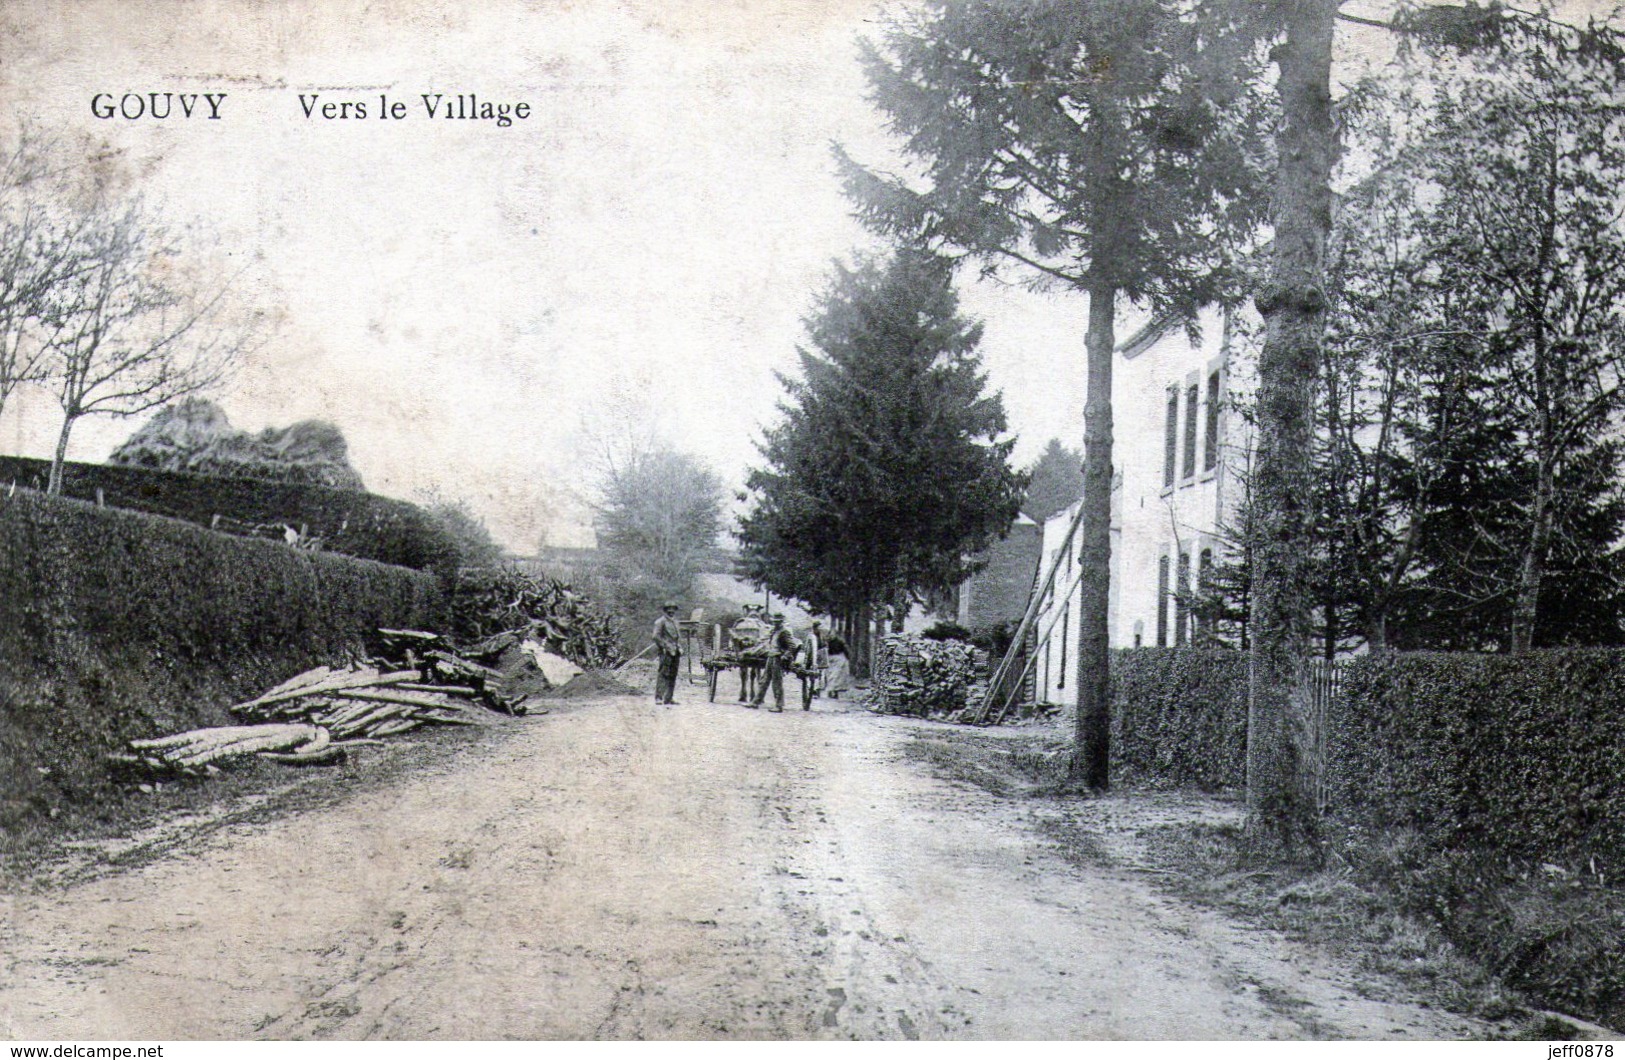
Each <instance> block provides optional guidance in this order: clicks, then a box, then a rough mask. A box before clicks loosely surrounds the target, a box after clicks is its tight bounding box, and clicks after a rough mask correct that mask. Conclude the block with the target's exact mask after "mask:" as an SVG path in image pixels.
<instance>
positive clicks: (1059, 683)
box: [1055, 605, 1072, 688]
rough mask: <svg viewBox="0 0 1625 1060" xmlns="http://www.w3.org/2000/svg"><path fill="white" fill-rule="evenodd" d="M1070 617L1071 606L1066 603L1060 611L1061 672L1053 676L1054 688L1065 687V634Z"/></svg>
mask: <svg viewBox="0 0 1625 1060" xmlns="http://www.w3.org/2000/svg"><path fill="white" fill-rule="evenodd" d="M1071 618H1072V607H1071V605H1068V606H1067V609H1066V610H1065V611H1062V612H1061V672H1060V673H1059V674H1058V675H1056V678H1055V687H1056V688H1065V687H1066V636H1067V629H1068V627H1069V626H1070V620H1071Z"/></svg>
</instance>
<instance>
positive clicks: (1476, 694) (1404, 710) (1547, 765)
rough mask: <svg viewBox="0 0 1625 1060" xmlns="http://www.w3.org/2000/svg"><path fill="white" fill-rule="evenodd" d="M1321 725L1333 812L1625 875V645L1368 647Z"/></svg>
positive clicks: (1451, 845)
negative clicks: (1513, 651)
mask: <svg viewBox="0 0 1625 1060" xmlns="http://www.w3.org/2000/svg"><path fill="white" fill-rule="evenodd" d="M1327 728H1328V739H1329V741H1330V747H1329V760H1328V772H1329V781H1330V784H1331V803H1332V805H1331V808H1332V812H1333V813H1334V815H1335V816H1337V817H1340V818H1342V819H1344V820H1346V821H1348V822H1350V823H1354V824H1358V825H1363V826H1367V827H1372V828H1384V829H1386V828H1406V829H1413V830H1415V831H1416V832H1417V833H1419V834H1420V835H1422V836H1423V837H1424V839H1425V841H1426V842H1427V844H1428V845H1429V846H1432V847H1435V848H1437V849H1441V850H1477V851H1484V852H1495V853H1498V854H1501V855H1503V856H1510V857H1514V858H1518V859H1521V860H1524V861H1527V862H1531V863H1538V862H1543V861H1552V862H1557V863H1560V864H1568V865H1571V866H1578V867H1581V868H1585V869H1590V868H1591V867H1592V866H1594V867H1595V870H1596V871H1597V872H1599V873H1602V874H1604V875H1605V876H1606V877H1607V878H1609V879H1613V880H1618V879H1621V878H1625V651H1620V650H1617V649H1607V648H1571V649H1554V650H1549V651H1536V652H1529V653H1526V654H1522V655H1516V656H1510V655H1463V654H1441V653H1433V652H1416V653H1402V654H1392V653H1385V654H1381V655H1372V656H1366V657H1363V658H1359V659H1356V660H1353V661H1352V662H1351V663H1350V664H1349V669H1348V672H1347V674H1346V676H1345V679H1344V688H1343V693H1342V694H1341V695H1340V696H1338V697H1337V698H1336V699H1334V701H1333V703H1332V707H1331V711H1330V713H1329V715H1328V719H1327Z"/></svg>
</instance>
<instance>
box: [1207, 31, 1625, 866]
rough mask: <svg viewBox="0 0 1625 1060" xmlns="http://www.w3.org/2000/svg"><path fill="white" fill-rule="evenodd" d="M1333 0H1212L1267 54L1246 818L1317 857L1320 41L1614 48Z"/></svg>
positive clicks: (1463, 48) (1323, 161)
mask: <svg viewBox="0 0 1625 1060" xmlns="http://www.w3.org/2000/svg"><path fill="white" fill-rule="evenodd" d="M1343 2H1344V0H1267V2H1264V3H1258V2H1256V0H1223V2H1222V3H1216V4H1215V5H1214V8H1213V10H1214V12H1215V14H1216V15H1218V14H1219V13H1221V12H1227V13H1228V14H1227V17H1228V19H1229V22H1230V26H1231V30H1232V32H1233V34H1234V35H1235V36H1236V37H1237V38H1238V39H1252V40H1254V41H1256V42H1257V43H1258V44H1259V45H1260V46H1267V47H1269V50H1270V55H1271V57H1272V59H1273V61H1274V65H1275V73H1276V76H1275V82H1274V83H1275V96H1276V98H1277V100H1278V104H1279V108H1280V118H1279V121H1278V122H1277V124H1276V134H1275V145H1276V149H1275V156H1276V166H1275V174H1274V186H1273V193H1272V195H1271V204H1270V212H1271V216H1270V220H1271V227H1272V229H1273V234H1274V240H1273V245H1272V252H1271V255H1270V256H1271V263H1270V270H1269V275H1268V278H1267V280H1266V281H1265V283H1264V284H1263V285H1262V287H1261V290H1260V291H1259V293H1258V295H1257V296H1256V299H1255V300H1256V302H1257V305H1258V308H1259V312H1260V313H1261V315H1262V316H1263V318H1264V323H1265V341H1264V348H1263V352H1262V354H1261V356H1260V359H1259V372H1258V378H1259V383H1258V393H1257V410H1258V414H1257V424H1258V434H1257V453H1256V459H1255V462H1254V467H1253V494H1252V500H1253V503H1254V518H1253V520H1252V523H1253V525H1252V530H1253V534H1254V543H1253V548H1252V555H1251V563H1252V574H1253V577H1252V583H1251V584H1252V588H1251V604H1252V606H1251V615H1252V619H1253V622H1252V627H1251V631H1250V632H1251V640H1252V676H1251V692H1250V699H1249V708H1248V746H1247V809H1248V816H1247V827H1246V835H1247V841H1248V845H1249V847H1250V849H1251V850H1252V851H1253V852H1254V853H1255V854H1256V855H1259V856H1262V857H1266V858H1271V859H1276V858H1278V859H1284V860H1312V859H1314V858H1316V857H1318V856H1319V846H1318V831H1319V826H1318V815H1317V813H1316V808H1315V801H1314V797H1313V793H1312V792H1311V791H1310V790H1309V787H1308V784H1307V777H1308V774H1307V771H1306V770H1305V769H1304V768H1303V755H1304V751H1305V749H1306V748H1307V747H1308V744H1309V740H1310V736H1311V728H1310V723H1309V718H1310V706H1311V694H1310V683H1309V680H1308V676H1309V675H1308V661H1307V654H1308V653H1307V647H1308V643H1309V635H1310V628H1309V627H1310V620H1309V616H1310V613H1311V611H1312V609H1313V607H1314V604H1315V595H1316V594H1315V585H1314V557H1313V556H1312V554H1311V552H1310V549H1309V545H1310V543H1311V541H1312V539H1313V527H1312V522H1313V519H1312V511H1311V508H1312V504H1313V496H1314V486H1315V467H1314V447H1313V445H1312V442H1313V421H1314V417H1313V412H1314V405H1315V382H1316V375H1317V371H1318V368H1319V366H1320V363H1321V341H1322V337H1323V334H1324V330H1325V321H1326V309H1327V302H1328V293H1327V281H1328V275H1327V258H1326V248H1327V240H1328V236H1329V233H1330V230H1331V221H1332V199H1331V191H1330V180H1331V174H1332V167H1333V165H1334V162H1335V161H1336V158H1337V156H1338V153H1339V149H1340V146H1341V144H1340V139H1339V131H1338V126H1337V124H1336V123H1335V122H1334V120H1333V106H1332V84H1331V72H1332V52H1333V44H1334V40H1335V36H1336V28H1337V23H1338V20H1339V19H1342V20H1345V21H1348V22H1353V23H1361V24H1364V25H1367V26H1372V27H1378V28H1383V29H1388V30H1392V31H1394V32H1396V33H1397V34H1399V39H1400V42H1401V45H1402V47H1404V48H1405V49H1406V50H1407V51H1409V49H1410V48H1411V47H1412V45H1421V46H1423V48H1425V49H1428V50H1432V51H1435V52H1437V51H1445V52H1449V53H1451V54H1457V53H1463V52H1465V53H1481V54H1496V53H1499V54H1507V53H1510V52H1512V51H1515V50H1517V49H1519V48H1520V47H1522V46H1526V45H1528V44H1529V43H1531V42H1535V43H1537V44H1538V43H1541V42H1547V41H1551V40H1553V39H1555V38H1558V37H1562V36H1564V35H1568V36H1570V37H1571V38H1573V39H1576V40H1578V41H1579V46H1580V47H1582V48H1585V49H1594V50H1599V51H1604V52H1609V51H1617V49H1614V48H1613V46H1612V45H1611V44H1609V43H1608V40H1607V38H1608V37H1609V36H1610V35H1609V34H1607V33H1606V32H1603V31H1599V29H1598V27H1596V26H1594V25H1593V26H1592V27H1590V28H1588V29H1585V30H1572V29H1570V28H1567V27H1561V26H1558V25H1557V24H1555V23H1553V22H1552V21H1551V20H1550V19H1549V18H1547V16H1546V15H1545V14H1544V12H1524V11H1521V10H1518V9H1516V8H1512V7H1507V6H1503V5H1501V4H1498V3H1490V4H1486V5H1484V6H1480V5H1479V4H1478V3H1476V0H1467V2H1466V3H1464V4H1461V5H1449V4H1440V5H1420V4H1402V5H1400V8H1399V11H1398V12H1397V13H1396V14H1395V16H1394V17H1393V18H1391V19H1386V20H1384V19H1372V18H1367V17H1364V16H1360V15H1351V14H1349V13H1346V12H1343V11H1342V10H1341V8H1342V6H1343Z"/></svg>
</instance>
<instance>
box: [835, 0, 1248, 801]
mask: <svg viewBox="0 0 1625 1060" xmlns="http://www.w3.org/2000/svg"><path fill="white" fill-rule="evenodd" d="M1188 6H1189V5H1183V4H1176V3H1172V2H1167V0H1032V2H1026V3H1019V4H1012V3H1005V2H998V0H929V2H927V3H926V4H924V5H923V6H922V7H920V8H919V9H917V10H915V11H913V12H912V13H910V14H908V15H904V16H900V17H899V18H898V19H896V20H895V21H893V22H892V23H891V24H890V25H889V26H888V28H887V30H886V31H885V33H884V34H883V36H882V37H881V39H880V41H879V43H878V44H869V45H866V48H865V62H866V65H867V69H868V76H869V81H870V84H871V86H872V87H873V99H874V101H875V103H876V105H877V106H878V107H879V108H880V109H881V111H883V112H884V114H885V115H886V117H887V119H888V120H889V122H890V125H891V128H892V130H893V131H894V132H895V133H896V134H897V135H898V136H900V137H901V138H902V146H903V149H904V152H905V153H906V155H907V156H908V157H909V158H910V160H911V161H912V162H914V163H918V164H919V166H920V167H921V168H922V169H923V170H924V173H923V177H924V179H923V182H921V181H911V180H909V179H907V178H906V177H894V176H887V175H881V174H876V173H874V172H871V171H870V170H868V169H865V168H864V167H862V166H860V165H857V164H856V163H854V162H852V161H851V160H850V159H849V158H847V157H846V156H845V155H842V156H841V159H842V162H843V167H844V171H845V174H846V179H847V185H848V189H849V191H850V193H851V194H852V196H853V197H854V199H855V200H856V201H857V203H858V205H859V216H860V217H861V218H863V220H864V221H865V222H867V223H868V224H870V225H871V226H873V227H875V228H877V229H878V230H880V231H882V232H884V233H887V234H890V235H892V236H894V237H897V238H900V239H905V240H910V241H918V242H921V243H923V244H925V245H927V246H931V247H933V248H943V249H949V250H952V251H953V252H955V253H958V254H963V255H969V256H972V257H975V258H978V259H980V260H981V261H982V262H983V263H984V264H985V265H987V267H989V268H997V267H1000V266H1002V265H1010V266H1014V267H1015V268H1016V269H1017V270H1018V271H1019V272H1020V273H1021V274H1022V275H1024V276H1026V277H1027V278H1028V279H1029V280H1030V281H1032V282H1033V283H1035V284H1038V285H1056V286H1060V287H1062V288H1065V289H1070V290H1074V291H1078V292H1081V293H1084V294H1086V295H1087V296H1088V298H1089V324H1088V330H1087V333H1086V334H1085V336H1084V348H1085V353H1086V361H1087V394H1086V404H1085V408H1084V474H1083V522H1082V530H1081V534H1080V544H1079V556H1078V560H1079V563H1080V565H1081V566H1082V568H1083V570H1084V572H1085V573H1084V576H1083V578H1082V581H1081V583H1080V595H1081V599H1082V617H1081V621H1080V629H1079V635H1080V650H1079V652H1078V662H1077V665H1078V686H1077V687H1078V691H1079V704H1078V716H1077V748H1076V753H1075V754H1074V757H1073V763H1072V775H1073V779H1074V780H1075V781H1079V782H1082V783H1086V784H1088V785H1089V786H1090V787H1093V788H1097V789H1098V788H1104V787H1106V785H1107V780H1108V769H1107V762H1108V755H1109V731H1110V725H1109V714H1108V692H1107V690H1108V682H1109V673H1108V667H1109V662H1110V657H1109V653H1108V651H1107V644H1108V641H1107V606H1108V599H1109V590H1110V578H1111V482H1112V401H1111V385H1112V384H1111V380H1112V356H1113V352H1114V347H1115V345H1116V331H1115V326H1116V315H1117V310H1118V303H1119V301H1120V300H1127V301H1129V302H1133V303H1137V304H1141V305H1144V306H1148V307H1150V308H1151V309H1153V310H1155V311H1157V312H1166V311H1174V312H1180V313H1183V314H1186V315H1187V316H1188V315H1190V314H1192V313H1193V312H1194V310H1195V309H1196V308H1198V307H1199V306H1200V305H1201V304H1202V303H1204V302H1207V301H1210V300H1213V299H1214V298H1216V297H1218V296H1220V295H1221V294H1222V293H1223V292H1224V290H1225V287H1226V279H1227V264H1228V251H1229V250H1230V249H1231V248H1232V246H1233V244H1234V242H1235V240H1236V238H1237V236H1238V234H1244V233H1250V232H1251V231H1252V228H1253V225H1254V223H1255V222H1256V220H1257V211H1258V210H1259V208H1260V206H1261V204H1262V196H1261V195H1260V194H1259V184H1258V181H1259V173H1260V169H1261V164H1260V163H1261V159H1260V157H1259V155H1260V152H1259V142H1260V140H1259V135H1258V128H1257V121H1256V119H1257V118H1258V116H1259V115H1258V112H1259V106H1258V101H1259V98H1260V97H1259V95H1258V94H1257V93H1256V92H1254V91H1253V90H1252V85H1251V84H1250V83H1249V82H1250V78H1249V77H1248V76H1247V74H1246V71H1247V69H1248V68H1249V63H1250V61H1251V59H1252V55H1253V53H1252V51H1251V45H1250V42H1248V41H1245V40H1242V39H1239V38H1236V37H1233V36H1222V35H1221V36H1210V35H1207V34H1206V33H1205V30H1204V26H1205V25H1206V23H1205V22H1203V21H1202V20H1201V19H1198V18H1193V17H1187V15H1188Z"/></svg>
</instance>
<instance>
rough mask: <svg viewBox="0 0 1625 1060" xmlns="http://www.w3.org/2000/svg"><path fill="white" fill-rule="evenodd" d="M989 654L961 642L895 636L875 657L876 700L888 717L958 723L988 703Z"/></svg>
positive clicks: (873, 703) (876, 706)
mask: <svg viewBox="0 0 1625 1060" xmlns="http://www.w3.org/2000/svg"><path fill="white" fill-rule="evenodd" d="M987 670H988V656H987V652H985V651H983V650H982V649H980V648H977V647H974V646H973V645H970V644H967V643H965V642H964V641H959V640H932V639H929V638H926V637H913V636H906V635H903V634H894V635H892V636H889V637H886V638H884V639H883V640H881V642H880V645H879V649H878V650H877V651H876V652H875V668H874V673H875V679H874V698H873V700H872V701H871V703H870V707H871V708H872V709H873V710H875V711H877V712H879V713H882V714H907V715H910V716H912V717H917V718H940V719H943V720H947V721H958V720H960V719H961V718H963V717H965V716H967V715H970V714H974V713H975V712H976V711H978V710H979V709H980V708H981V705H982V701H983V700H984V699H986V698H987V676H988V674H987Z"/></svg>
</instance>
